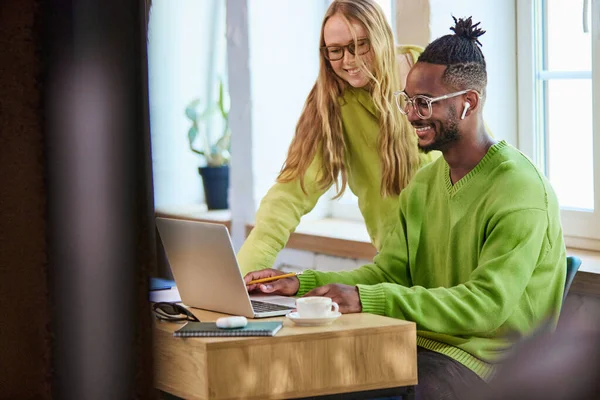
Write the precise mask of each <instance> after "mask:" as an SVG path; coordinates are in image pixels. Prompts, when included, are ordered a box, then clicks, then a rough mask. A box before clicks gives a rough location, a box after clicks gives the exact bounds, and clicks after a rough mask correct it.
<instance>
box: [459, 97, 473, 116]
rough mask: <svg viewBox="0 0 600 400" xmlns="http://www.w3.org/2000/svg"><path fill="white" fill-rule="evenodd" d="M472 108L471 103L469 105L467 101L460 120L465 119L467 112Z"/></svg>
mask: <svg viewBox="0 0 600 400" xmlns="http://www.w3.org/2000/svg"><path fill="white" fill-rule="evenodd" d="M470 107H471V103H469V102H468V101H465V108H463V112H462V115H461V116H460V119H465V116H466V115H467V110H468V109H469V108H470Z"/></svg>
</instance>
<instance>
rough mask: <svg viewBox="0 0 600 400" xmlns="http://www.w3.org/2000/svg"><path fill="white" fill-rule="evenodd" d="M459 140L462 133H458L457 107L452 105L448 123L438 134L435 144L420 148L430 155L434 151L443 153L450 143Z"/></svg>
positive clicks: (449, 110)
mask: <svg viewBox="0 0 600 400" xmlns="http://www.w3.org/2000/svg"><path fill="white" fill-rule="evenodd" d="M458 139H460V133H459V132H458V114H457V113H456V107H455V106H454V105H453V104H452V105H450V107H448V118H447V120H446V123H445V124H443V125H441V128H440V131H439V132H438V133H436V135H435V138H434V140H433V142H432V143H431V144H428V145H426V146H421V145H418V146H419V149H420V150H421V151H422V152H423V153H429V152H430V151H432V150H440V151H441V150H444V149H445V148H446V147H447V146H448V145H449V144H450V143H453V142H456V141H458Z"/></svg>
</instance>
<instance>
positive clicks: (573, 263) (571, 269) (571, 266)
mask: <svg viewBox="0 0 600 400" xmlns="http://www.w3.org/2000/svg"><path fill="white" fill-rule="evenodd" d="M580 266H581V259H580V258H579V257H577V256H568V257H567V279H566V282H565V293H564V295H563V302H564V301H565V299H566V298H567V293H568V292H569V288H570V287H571V283H573V278H574V277H575V274H576V273H577V270H578V269H579V267H580Z"/></svg>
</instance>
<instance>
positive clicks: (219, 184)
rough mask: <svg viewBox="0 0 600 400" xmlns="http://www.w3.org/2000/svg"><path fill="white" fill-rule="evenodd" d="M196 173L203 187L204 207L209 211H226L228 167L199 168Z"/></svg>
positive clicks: (227, 206)
mask: <svg viewBox="0 0 600 400" xmlns="http://www.w3.org/2000/svg"><path fill="white" fill-rule="evenodd" d="M198 172H199V173H200V176H201V177H202V184H203V185H204V196H205V197H206V206H207V207H208V209H209V210H226V209H228V208H229V204H228V202H227V192H228V189H229V165H222V166H220V167H200V168H198Z"/></svg>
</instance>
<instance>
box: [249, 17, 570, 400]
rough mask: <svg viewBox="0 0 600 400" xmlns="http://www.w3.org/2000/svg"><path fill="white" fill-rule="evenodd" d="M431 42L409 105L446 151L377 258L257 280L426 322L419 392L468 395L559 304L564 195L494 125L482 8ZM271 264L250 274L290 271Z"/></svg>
mask: <svg viewBox="0 0 600 400" xmlns="http://www.w3.org/2000/svg"><path fill="white" fill-rule="evenodd" d="M455 22H456V25H455V27H454V28H451V29H452V30H453V31H454V34H451V35H446V36H444V37H441V38H439V39H437V40H435V41H434V42H432V43H431V44H430V45H429V46H427V48H426V49H425V51H424V52H423V53H422V55H421V56H420V57H419V59H418V62H417V63H416V64H415V65H414V66H413V68H412V69H411V71H410V73H409V75H408V78H407V83H406V88H405V91H404V92H401V93H398V94H397V98H396V100H397V104H398V107H399V108H400V111H401V112H402V113H403V114H406V117H407V118H408V120H409V121H410V122H411V123H412V125H413V126H414V127H415V129H416V134H417V136H418V143H419V147H420V148H421V149H423V150H425V151H431V150H440V151H441V152H442V155H443V157H440V158H439V159H438V160H436V161H435V162H433V163H431V164H429V165H427V166H426V167H424V168H423V169H421V170H420V171H419V172H418V173H417V175H416V176H415V177H414V178H413V180H412V181H411V183H410V184H409V185H408V186H407V187H406V188H405V189H404V190H403V191H402V193H401V194H400V221H399V224H398V226H397V227H396V229H395V230H394V231H393V232H392V233H391V234H390V235H389V237H388V238H387V240H386V241H385V243H384V245H383V247H382V249H381V252H380V253H379V254H378V255H377V256H376V257H375V259H374V260H373V264H369V265H365V266H363V267H361V268H358V269H355V270H353V271H347V272H339V273H324V272H316V271H306V272H304V273H303V274H302V275H300V276H298V277H294V278H286V279H281V280H278V281H274V282H272V283H269V284H266V285H260V286H259V287H256V285H250V286H248V290H250V291H253V290H260V291H263V292H266V293H280V294H286V295H310V296H327V297H331V298H332V299H333V300H334V301H335V302H337V303H338V304H339V306H340V311H342V312H343V313H351V312H369V313H374V314H380V315H386V316H390V317H394V318H401V319H405V320H410V321H414V322H415V323H416V324H417V335H418V337H417V345H418V346H419V347H418V357H417V358H418V371H419V385H418V386H417V398H422V399H429V398H431V399H441V398H443V399H454V398H460V397H461V396H462V394H463V389H464V387H465V386H471V387H473V386H476V385H479V384H482V383H483V382H485V381H486V380H487V379H489V378H490V377H491V376H492V375H493V373H494V370H495V365H496V364H497V363H498V362H499V361H500V360H501V359H502V357H503V356H504V355H505V354H506V353H507V351H508V349H509V347H510V341H509V340H508V337H509V336H510V337H519V336H523V335H526V334H528V333H530V332H532V331H533V330H534V329H535V328H536V326H537V325H538V324H539V323H540V322H541V321H542V320H544V319H546V318H549V319H550V320H551V321H552V324H555V323H556V319H557V316H558V313H559V310H560V306H561V301H562V294H563V286H564V283H565V273H566V267H565V266H566V252H565V245H564V241H563V235H562V228H561V225H560V218H559V206H558V201H557V199H556V195H555V193H554V191H553V190H552V188H551V187H550V184H549V182H548V181H547V179H546V178H545V177H544V176H543V175H542V174H541V173H540V171H538V169H536V167H535V166H534V165H533V164H532V163H531V162H530V161H529V159H528V158H527V157H525V156H524V155H523V154H522V153H520V152H519V151H518V150H516V149H515V148H513V147H511V146H510V145H508V144H507V143H506V142H504V141H500V142H496V141H494V140H493V139H492V138H491V137H490V136H489V135H488V134H487V133H486V129H485V126H484V123H483V116H482V109H483V105H484V99H485V91H486V85H487V72H486V63H485V58H484V56H483V53H482V52H481V49H480V47H479V46H480V43H479V40H478V37H479V36H481V35H482V34H483V33H485V32H484V31H482V30H481V29H479V28H477V26H478V25H479V24H476V25H472V22H471V18H467V19H464V20H463V19H460V20H458V21H456V19H455ZM279 273H280V272H279V271H275V270H264V271H256V272H253V273H250V274H248V275H247V276H246V277H245V279H246V282H249V281H250V280H252V279H257V278H262V277H266V276H272V275H277V274H279Z"/></svg>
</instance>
